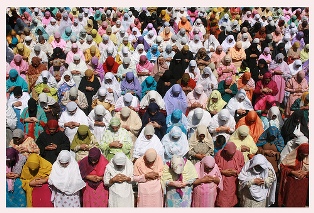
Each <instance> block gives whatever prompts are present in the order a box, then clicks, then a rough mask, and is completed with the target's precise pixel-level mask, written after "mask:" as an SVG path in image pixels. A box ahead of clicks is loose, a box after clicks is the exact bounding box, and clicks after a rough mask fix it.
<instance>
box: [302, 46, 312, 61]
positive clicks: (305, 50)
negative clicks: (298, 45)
mask: <svg viewBox="0 0 314 213" xmlns="http://www.w3.org/2000/svg"><path fill="white" fill-rule="evenodd" d="M309 50H310V45H309V44H306V45H305V46H304V48H303V49H302V50H301V52H300V60H301V61H302V63H304V62H305V61H306V60H308V59H309V57H310V56H309Z"/></svg>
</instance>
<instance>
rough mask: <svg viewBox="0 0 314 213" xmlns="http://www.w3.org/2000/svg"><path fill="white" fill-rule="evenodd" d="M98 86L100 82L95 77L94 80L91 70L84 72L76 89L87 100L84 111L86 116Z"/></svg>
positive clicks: (90, 108)
mask: <svg viewBox="0 0 314 213" xmlns="http://www.w3.org/2000/svg"><path fill="white" fill-rule="evenodd" d="M100 86H101V85H100V82H99V80H98V78H97V77H96V78H95V75H94V72H93V70H91V69H88V70H86V71H85V77H83V78H82V80H81V82H80V85H79V87H78V89H79V90H80V91H81V92H83V93H84V94H85V96H86V99H87V103H88V107H87V108H86V109H85V110H84V112H85V114H86V115H88V114H89V113H90V111H91V110H92V106H91V105H92V97H93V96H94V95H95V94H96V92H97V91H98V89H99V88H100Z"/></svg>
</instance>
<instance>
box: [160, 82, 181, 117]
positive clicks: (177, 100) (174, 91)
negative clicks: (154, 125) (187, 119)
mask: <svg viewBox="0 0 314 213" xmlns="http://www.w3.org/2000/svg"><path fill="white" fill-rule="evenodd" d="M164 101H165V104H166V111H167V115H170V114H171V113H172V112H173V111H174V110H175V109H180V110H181V111H182V112H183V114H185V113H186V109H187V98H186V95H185V93H184V92H183V90H182V87H181V86H180V85H179V84H174V85H173V86H172V87H171V88H170V89H169V90H168V91H167V92H166V94H165V96H164Z"/></svg>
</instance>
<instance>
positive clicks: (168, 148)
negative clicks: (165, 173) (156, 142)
mask: <svg viewBox="0 0 314 213" xmlns="http://www.w3.org/2000/svg"><path fill="white" fill-rule="evenodd" d="M161 143H162V144H163V146H164V149H165V153H164V160H165V161H166V162H167V161H169V160H171V158H172V157H173V155H178V156H180V157H184V156H186V154H187V153H188V151H189V142H188V139H187V136H186V135H184V134H182V131H181V129H180V128H179V127H177V126H175V127H173V128H172V129H171V131H170V132H169V133H167V134H165V135H164V136H163V138H162V140H161Z"/></svg>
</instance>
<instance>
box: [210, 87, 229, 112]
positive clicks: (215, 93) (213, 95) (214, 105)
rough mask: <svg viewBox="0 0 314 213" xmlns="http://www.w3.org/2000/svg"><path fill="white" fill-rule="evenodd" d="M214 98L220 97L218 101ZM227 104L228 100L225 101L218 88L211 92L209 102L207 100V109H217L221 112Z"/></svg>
mask: <svg viewBox="0 0 314 213" xmlns="http://www.w3.org/2000/svg"><path fill="white" fill-rule="evenodd" d="M212 98H218V101H217V103H214V102H213V101H212ZM226 104H227V102H225V101H224V100H223V99H222V97H221V93H220V92H219V91H218V90H214V91H212V93H211V94H210V96H209V98H208V102H207V107H206V109H207V111H214V110H216V111H217V112H219V111H220V110H222V108H224V106H225V105H226Z"/></svg>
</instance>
